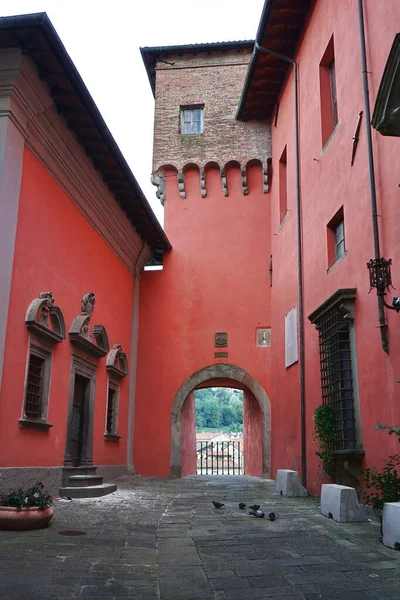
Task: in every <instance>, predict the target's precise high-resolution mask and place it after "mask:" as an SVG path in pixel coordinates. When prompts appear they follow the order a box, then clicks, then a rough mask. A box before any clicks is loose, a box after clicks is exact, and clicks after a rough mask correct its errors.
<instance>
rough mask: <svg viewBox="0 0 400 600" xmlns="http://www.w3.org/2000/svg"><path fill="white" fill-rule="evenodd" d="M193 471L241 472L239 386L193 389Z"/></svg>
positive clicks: (207, 472) (201, 472)
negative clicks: (194, 464) (194, 462)
mask: <svg viewBox="0 0 400 600" xmlns="http://www.w3.org/2000/svg"><path fill="white" fill-rule="evenodd" d="M194 403H195V425H196V465H197V468H196V473H197V475H243V473H244V456H243V390H239V389H237V388H233V387H202V388H200V389H197V390H195V392H194Z"/></svg>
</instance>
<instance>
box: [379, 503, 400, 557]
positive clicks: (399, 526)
mask: <svg viewBox="0 0 400 600" xmlns="http://www.w3.org/2000/svg"><path fill="white" fill-rule="evenodd" d="M382 532H383V543H384V545H385V546H388V548H394V549H395V550H400V502H385V504H384V505H383V515H382Z"/></svg>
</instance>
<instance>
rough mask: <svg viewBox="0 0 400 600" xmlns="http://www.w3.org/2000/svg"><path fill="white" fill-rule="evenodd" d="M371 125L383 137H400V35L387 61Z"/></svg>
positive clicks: (395, 39)
mask: <svg viewBox="0 0 400 600" xmlns="http://www.w3.org/2000/svg"><path fill="white" fill-rule="evenodd" d="M371 125H372V127H374V128H375V129H377V130H378V131H379V133H381V134H382V135H391V136H395V137H400V33H398V34H397V35H396V36H395V38H394V42H393V45H392V48H391V50H390V54H389V57H388V59H387V63H386V66H385V70H384V72H383V76H382V81H381V84H380V86H379V91H378V95H377V98H376V103H375V108H374V114H373V115H372V121H371Z"/></svg>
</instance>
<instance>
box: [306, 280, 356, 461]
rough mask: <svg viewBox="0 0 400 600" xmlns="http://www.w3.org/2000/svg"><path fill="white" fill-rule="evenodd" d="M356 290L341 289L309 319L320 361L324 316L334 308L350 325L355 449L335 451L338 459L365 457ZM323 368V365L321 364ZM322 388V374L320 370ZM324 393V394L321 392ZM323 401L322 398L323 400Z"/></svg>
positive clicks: (344, 321) (343, 320)
mask: <svg viewBox="0 0 400 600" xmlns="http://www.w3.org/2000/svg"><path fill="white" fill-rule="evenodd" d="M356 294H357V289H356V288H341V289H338V290H337V291H336V292H335V293H334V294H332V296H330V297H329V298H328V299H327V300H326V301H325V302H323V304H321V305H320V306H319V307H318V308H317V309H316V310H315V311H314V312H312V313H311V314H310V315H309V317H308V319H309V320H310V321H311V323H312V324H313V325H315V327H316V329H317V331H318V336H319V343H318V349H319V352H318V354H319V359H320V360H321V351H322V348H321V334H320V330H319V324H320V323H321V321H322V320H323V318H324V316H325V315H327V313H328V312H329V311H331V309H332V308H337V309H338V310H339V312H340V315H341V320H342V322H343V324H345V323H347V324H348V332H349V344H350V358H349V362H350V364H351V381H352V403H353V411H354V433H355V441H354V447H353V448H347V449H341V450H335V449H334V451H333V454H334V456H336V457H337V458H340V457H341V458H342V459H343V460H345V459H346V458H348V459H352V458H353V459H360V458H362V456H363V455H364V450H363V444H362V430H361V416H360V396H359V385H358V366H357V346H356V332H355V324H354V320H355V313H354V304H355V301H356ZM320 367H321V364H320ZM320 378H321V386H322V385H323V381H322V372H321V368H320ZM321 393H322V392H321ZM321 401H322V398H321Z"/></svg>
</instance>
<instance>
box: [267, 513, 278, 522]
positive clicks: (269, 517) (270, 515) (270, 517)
mask: <svg viewBox="0 0 400 600" xmlns="http://www.w3.org/2000/svg"><path fill="white" fill-rule="evenodd" d="M268 519H269V520H270V521H275V519H276V514H275V513H274V512H270V513H269V515H268Z"/></svg>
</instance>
